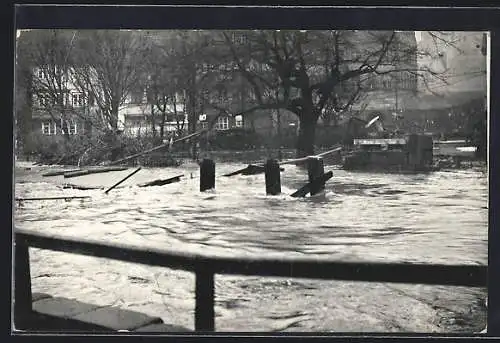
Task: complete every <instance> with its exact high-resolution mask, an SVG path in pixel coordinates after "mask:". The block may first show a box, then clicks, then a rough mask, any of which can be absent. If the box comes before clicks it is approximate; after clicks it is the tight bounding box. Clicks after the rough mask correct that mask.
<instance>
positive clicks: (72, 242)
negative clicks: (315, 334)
mask: <svg viewBox="0 0 500 343" xmlns="http://www.w3.org/2000/svg"><path fill="white" fill-rule="evenodd" d="M17 239H22V240H23V241H24V242H26V243H27V244H28V245H29V246H31V247H35V248H41V249H48V250H53V251H61V252H68V253H75V254H80V255H89V256H95V257H103V258H110V259H114V260H120V261H124V262H132V263H140V264H146V265H151V266H160V267H167V268H172V269H182V270H186V271H192V272H195V271H196V270H195V269H196V268H198V270H199V268H205V270H207V271H210V272H212V273H214V274H233V275H254V276H275V277H293V278H308V279H322V280H344V281H362V282H392V283H408V284H430V285H447V286H468V287H486V286H487V267H486V266H484V265H437V264H413V263H411V264H410V263H382V262H341V261H334V260H329V259H317V258H288V257H287V258H262V257H259V256H256V257H253V256H252V257H215V256H214V257H212V256H204V255H198V254H188V253H181V252H167V251H164V250H160V249H155V248H144V247H141V248H139V247H136V246H131V245H125V244H104V243H101V242H98V241H93V240H78V239H75V238H66V237H57V236H54V235H48V234H44V233H33V232H30V231H26V230H22V229H17V230H16V240H17Z"/></svg>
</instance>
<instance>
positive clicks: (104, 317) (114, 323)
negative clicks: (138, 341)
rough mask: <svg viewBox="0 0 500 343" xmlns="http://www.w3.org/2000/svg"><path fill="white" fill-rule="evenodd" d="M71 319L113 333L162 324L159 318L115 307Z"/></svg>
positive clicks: (81, 314) (102, 308) (89, 312)
mask: <svg viewBox="0 0 500 343" xmlns="http://www.w3.org/2000/svg"><path fill="white" fill-rule="evenodd" d="M72 319H74V320H77V321H79V322H83V323H86V324H90V325H95V326H97V327H100V328H102V329H108V330H113V331H118V330H129V331H132V330H135V329H138V328H141V327H143V326H147V325H151V324H162V323H163V321H162V320H161V318H158V317H156V318H155V317H150V316H148V315H146V314H143V313H139V312H135V311H129V310H122V309H119V308H117V307H101V308H97V309H95V310H92V311H88V312H83V313H80V314H78V315H75V316H74V317H73V318H72Z"/></svg>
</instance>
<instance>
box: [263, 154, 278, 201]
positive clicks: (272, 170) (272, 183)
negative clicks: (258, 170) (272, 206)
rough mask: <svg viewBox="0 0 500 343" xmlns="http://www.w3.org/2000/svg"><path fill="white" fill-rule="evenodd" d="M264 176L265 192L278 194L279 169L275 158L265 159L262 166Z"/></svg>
mask: <svg viewBox="0 0 500 343" xmlns="http://www.w3.org/2000/svg"><path fill="white" fill-rule="evenodd" d="M264 173H265V176H266V194H267V195H278V194H280V193H281V178H280V177H281V175H280V173H281V171H280V165H279V163H278V161H277V160H267V161H266V164H265V166H264Z"/></svg>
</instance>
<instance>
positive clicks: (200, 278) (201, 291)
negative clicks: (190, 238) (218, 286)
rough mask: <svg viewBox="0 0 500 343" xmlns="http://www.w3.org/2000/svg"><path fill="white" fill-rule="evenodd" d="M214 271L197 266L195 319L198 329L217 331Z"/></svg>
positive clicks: (195, 327) (195, 326)
mask: <svg viewBox="0 0 500 343" xmlns="http://www.w3.org/2000/svg"><path fill="white" fill-rule="evenodd" d="M214 299H215V296H214V273H213V272H212V271H211V270H210V269H207V268H206V267H201V266H199V267H197V268H196V288H195V301H196V304H195V312H194V316H195V320H194V322H195V323H194V329H195V330H196V331H215V309H214V305H215V304H214V302H215V301H214Z"/></svg>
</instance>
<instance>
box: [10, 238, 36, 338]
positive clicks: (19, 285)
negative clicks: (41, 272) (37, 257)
mask: <svg viewBox="0 0 500 343" xmlns="http://www.w3.org/2000/svg"><path fill="white" fill-rule="evenodd" d="M31 311H32V298H31V273H30V256H29V248H28V245H27V244H26V243H25V242H24V241H22V240H21V239H16V242H15V245H14V325H15V328H16V329H26V328H27V325H28V321H29V317H30V316H31Z"/></svg>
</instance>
